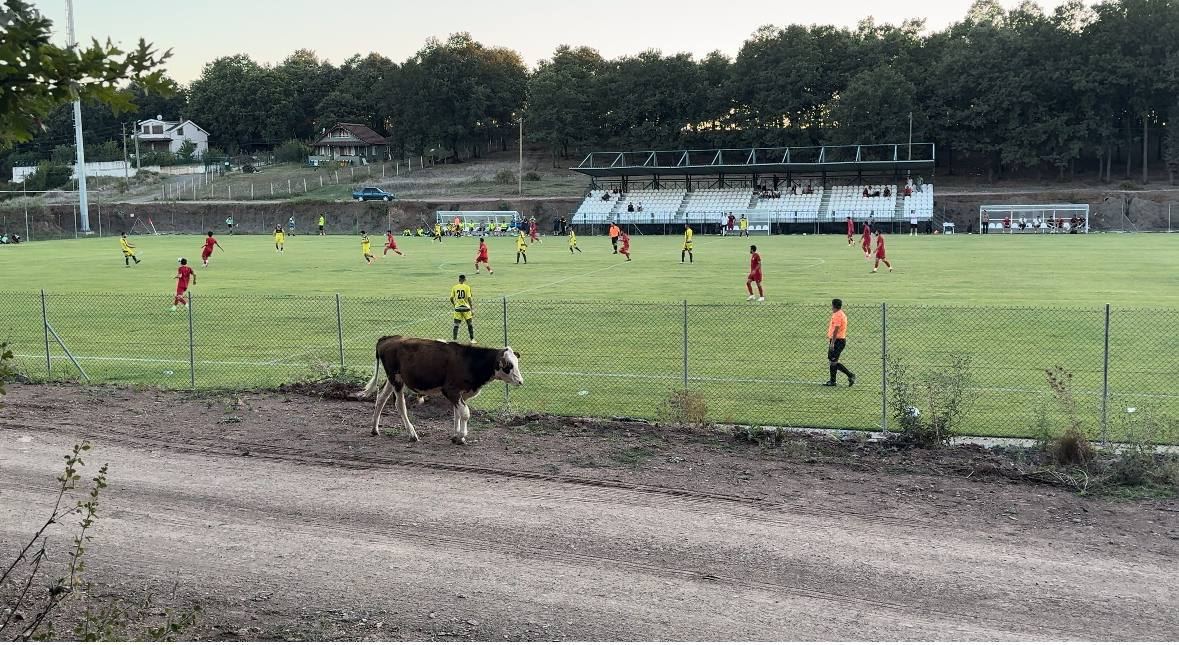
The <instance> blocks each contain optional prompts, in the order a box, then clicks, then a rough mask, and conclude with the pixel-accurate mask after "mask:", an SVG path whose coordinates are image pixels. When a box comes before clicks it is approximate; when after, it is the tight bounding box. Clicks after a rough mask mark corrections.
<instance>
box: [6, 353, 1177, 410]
mask: <svg viewBox="0 0 1179 645" xmlns="http://www.w3.org/2000/svg"><path fill="white" fill-rule="evenodd" d="M15 356H16V357H17V358H44V357H45V355H44V354H16V355H15ZM74 358H77V359H78V360H87V361H108V362H114V363H149V364H176V365H180V366H184V365H187V364H188V360H187V359H183V358H177V359H166V358H128V357H125V356H75V357H74ZM197 364H198V365H221V366H234V367H291V366H299V365H301V364H299V363H275V362H274V361H209V360H199V361H197ZM527 374H528V375H529V376H566V377H579V378H620V379H631V380H638V381H676V382H682V381H683V375H682V374H679V375H676V374H636V373H631V372H570V371H559V370H529V371H528V372H527ZM688 381H689V382H697V383H751V384H759V385H817V384H819V383H821V382H822V381H819V380H802V379H763V378H741V377H731V376H689V377H688ZM869 386H870V384H868V383H865V388H863V389H869ZM875 389H876V388H875V387H871V388H870V389H869V391H872V390H875ZM971 389H972V390H974V391H976V392H988V393H1003V394H1044V393H1045V392H1043V391H1041V390H1028V389H1021V388H1010V387H975V388H971ZM1078 394H1086V395H1092V396H1099V395H1100V394H1101V393H1100V392H1098V391H1096V390H1092V391H1085V390H1082V391H1079V392H1078ZM1110 395H1111V396H1138V397H1145V398H1153V399H1174V398H1179V395H1176V394H1149V393H1144V392H1110Z"/></svg>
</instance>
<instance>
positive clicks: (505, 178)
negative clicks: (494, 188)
mask: <svg viewBox="0 0 1179 645" xmlns="http://www.w3.org/2000/svg"><path fill="white" fill-rule="evenodd" d="M495 183H497V184H501V185H504V186H508V185H511V184H514V183H516V173H514V172H512V171H511V170H508V169H507V168H504V169H503V170H501V171H499V172H497V173H495Z"/></svg>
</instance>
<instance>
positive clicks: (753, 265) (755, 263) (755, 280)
mask: <svg viewBox="0 0 1179 645" xmlns="http://www.w3.org/2000/svg"><path fill="white" fill-rule="evenodd" d="M754 284H756V285H757V301H758V302H765V299H766V292H765V291H764V290H763V289H762V288H761V254H759V253H758V252H757V246H755V245H752V244H751V245H750V246H749V275H748V276H746V277H745V290H746V291H748V292H749V297H748V298H746V300H753V285H754Z"/></svg>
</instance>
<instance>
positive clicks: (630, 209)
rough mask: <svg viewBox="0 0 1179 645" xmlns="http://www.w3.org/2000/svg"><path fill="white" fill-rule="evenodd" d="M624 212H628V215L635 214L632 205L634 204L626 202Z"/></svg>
mask: <svg viewBox="0 0 1179 645" xmlns="http://www.w3.org/2000/svg"><path fill="white" fill-rule="evenodd" d="M626 212H628V213H633V212H635V204H634V202H627V203H626Z"/></svg>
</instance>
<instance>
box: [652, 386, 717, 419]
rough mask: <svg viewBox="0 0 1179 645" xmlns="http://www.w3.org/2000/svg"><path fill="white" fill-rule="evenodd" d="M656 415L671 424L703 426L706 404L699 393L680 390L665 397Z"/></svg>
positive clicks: (705, 416)
mask: <svg viewBox="0 0 1179 645" xmlns="http://www.w3.org/2000/svg"><path fill="white" fill-rule="evenodd" d="M657 413H658V415H659V417H660V418H662V419H666V420H667V421H670V422H672V423H688V424H693V425H703V424H704V423H706V422H707V421H708V403H707V402H706V401H705V399H704V394H703V393H701V392H693V391H691V390H681V391H678V392H672V393H671V394H669V395H667V399H665V400H664V401H663V403H661V404H660V405H659V410H658V411H657Z"/></svg>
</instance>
